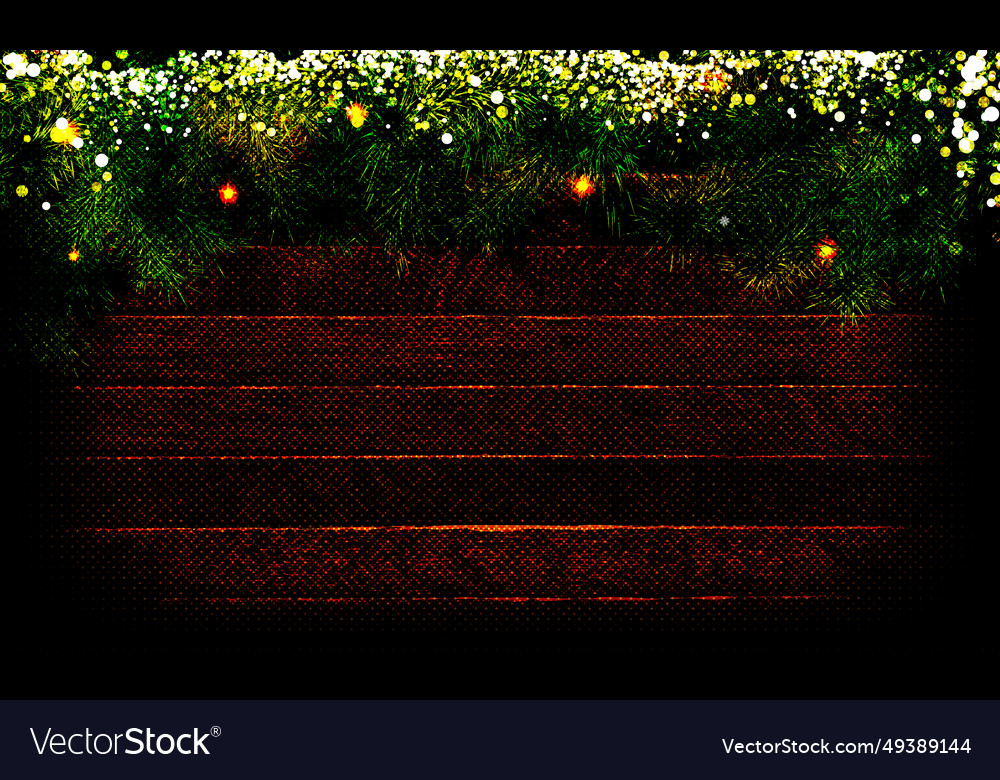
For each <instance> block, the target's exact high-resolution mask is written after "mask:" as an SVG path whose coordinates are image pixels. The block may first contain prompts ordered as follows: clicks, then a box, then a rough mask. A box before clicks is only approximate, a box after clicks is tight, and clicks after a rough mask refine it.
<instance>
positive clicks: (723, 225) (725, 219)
mask: <svg viewBox="0 0 1000 780" xmlns="http://www.w3.org/2000/svg"><path fill="white" fill-rule="evenodd" d="M719 224H720V225H722V227H725V226H726V225H728V224H729V217H723V218H722V219H720V220H719Z"/></svg>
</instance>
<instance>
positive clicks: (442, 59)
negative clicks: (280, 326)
mask: <svg viewBox="0 0 1000 780" xmlns="http://www.w3.org/2000/svg"><path fill="white" fill-rule="evenodd" d="M3 64H4V66H5V67H6V69H7V70H6V80H5V81H0V222H2V229H3V231H4V235H5V236H6V237H7V247H8V252H9V253H10V255H11V260H12V263H11V265H12V266H13V268H14V269H15V270H14V280H13V284H11V285H10V286H9V287H8V293H9V294H8V300H6V301H5V302H4V319H5V323H6V333H5V352H6V355H7V357H6V358H5V360H11V359H23V357H24V356H25V355H34V357H35V358H37V359H39V360H56V361H62V362H71V361H72V359H73V358H74V356H75V353H76V347H75V346H74V340H73V335H72V334H73V332H74V327H75V323H76V322H77V321H78V320H79V319H80V318H81V317H88V316H92V315H93V314H95V313H97V312H100V311H101V310H102V309H103V308H104V307H105V306H106V305H107V304H108V303H109V302H110V300H111V298H112V296H113V290H114V289H115V285H116V284H118V283H121V282H123V281H124V282H125V283H127V284H128V285H130V286H132V287H134V288H136V289H139V290H144V289H151V290H155V291H159V292H160V293H162V294H166V295H168V296H175V295H180V296H183V291H184V289H185V286H186V285H187V284H188V283H190V282H191V280H192V279H196V278H197V277H198V276H199V275H201V274H203V273H204V272H205V270H206V269H207V268H208V267H210V266H211V264H212V263H214V262H215V258H217V257H218V256H219V254H220V253H221V252H224V251H226V250H228V249H232V248H234V247H236V246H239V245H246V244H261V243H272V244H299V245H326V246H347V245H350V244H352V243H357V242H361V241H365V242H370V243H374V244H377V245H380V246H384V247H385V248H386V252H387V254H388V256H390V257H392V258H393V259H394V260H395V261H396V263H397V267H398V269H399V271H400V273H401V274H402V273H405V270H406V267H407V262H408V259H407V251H408V250H409V249H411V248H413V247H426V246H439V247H449V248H452V249H454V250H456V251H460V252H465V253H491V252H493V251H495V250H497V249H498V248H502V247H510V246H518V245H522V244H523V242H524V240H525V236H526V231H527V230H528V228H529V227H530V225H531V222H532V219H533V218H534V215H535V214H536V213H537V210H538V207H539V205H540V204H541V203H543V202H544V201H545V200H546V199H551V198H552V197H553V196H557V197H564V198H568V199H571V200H573V201H575V202H577V203H578V204H579V207H580V209H581V210H582V211H583V212H584V214H585V215H587V218H588V219H591V220H592V227H593V229H594V230H595V231H596V232H597V233H598V234H599V235H598V241H599V242H600V243H638V244H644V245H648V246H655V247H658V248H659V250H658V251H661V252H663V253H665V254H666V255H668V256H669V258H670V260H671V263H674V264H676V265H683V264H685V263H688V262H690V261H691V260H692V258H695V257H700V256H711V257H714V258H715V259H716V260H717V262H719V263H720V264H721V265H722V266H723V267H724V268H726V269H727V270H729V271H730V272H731V273H732V274H733V275H734V277H735V278H736V279H738V280H740V281H741V283H743V284H745V285H746V286H747V287H748V288H750V289H754V290H758V291H760V292H761V293H762V294H764V295H770V294H781V293H782V292H783V291H787V290H791V289H794V288H795V287H796V286H797V285H799V284H801V283H802V282H803V281H805V280H807V279H811V278H815V277H816V276H817V274H822V275H823V278H822V283H821V284H818V285H816V286H815V289H814V290H813V292H812V296H813V301H812V302H813V304H814V305H815V306H817V307H819V308H821V309H822V310H825V311H829V312H832V313H836V314H841V315H846V316H849V317H855V316H857V315H861V314H864V313H866V312H869V311H872V310H875V309H878V308H882V307H885V306H887V305H889V304H890V303H891V301H890V300H889V299H888V296H887V293H886V291H885V290H886V284H887V282H896V283H901V284H907V285H915V286H919V287H920V288H922V289H928V290H938V289H940V290H942V291H943V290H944V288H945V287H946V286H948V285H950V284H952V283H954V280H955V278H956V276H957V273H958V271H959V270H960V268H961V267H963V266H964V265H968V264H969V263H970V262H974V261H975V260H976V259H977V258H978V257H980V256H981V255H983V254H984V252H991V251H995V248H996V243H995V242H996V234H997V224H998V219H997V215H998V213H1000V209H997V208H996V206H997V200H998V199H1000V140H998V133H997V125H998V122H997V118H998V108H997V106H998V103H1000V91H998V89H997V86H996V81H997V71H998V70H1000V53H998V52H997V51H994V50H989V51H987V50H979V51H975V52H963V51H957V52H941V51H933V52H929V51H886V52H870V51H869V52H856V51H763V52H760V51H738V52H737V51H683V52H674V53H668V52H652V51H632V52H621V51H590V52H583V51H580V52H577V51H549V52H535V51H530V52H529V51H434V52H431V51H366V52H359V51H351V52H344V51H302V52H282V53H275V52H262V51H240V52H221V51H208V52H203V53H197V54H196V53H194V52H185V51H181V52H178V53H172V52H171V53H166V52H162V53H161V52H148V51H141V52H132V53H129V52H127V51H124V50H118V51H114V52H102V51H92V52H89V53H88V52H81V51H13V52H11V51H5V52H4V56H3Z"/></svg>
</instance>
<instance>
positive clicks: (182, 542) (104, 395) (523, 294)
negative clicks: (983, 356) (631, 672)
mask: <svg viewBox="0 0 1000 780" xmlns="http://www.w3.org/2000/svg"><path fill="white" fill-rule="evenodd" d="M659 258H660V255H658V254H657V253H656V252H655V251H652V252H651V251H650V250H649V249H648V248H635V247H632V248H628V247H619V248H611V247H604V248H594V247H573V246H555V247H553V246H539V247H528V248H525V249H524V250H521V251H520V252H517V253H514V254H512V255H510V256H508V257H495V258H492V259H482V258H472V259H471V260H469V259H465V260H463V259H462V258H459V257H457V256H455V255H453V254H450V253H448V252H439V253H429V252H424V253H416V254H415V257H414V262H413V266H412V267H411V273H410V275H409V276H408V277H407V278H406V279H405V280H404V281H403V282H402V283H401V284H400V283H397V282H396V281H395V279H394V271H393V269H392V267H391V266H390V265H387V264H385V263H383V262H381V261H380V252H379V250H378V248H370V247H362V248H359V249H357V250H355V251H354V252H353V253H352V254H350V255H344V254H341V253H337V252H334V251H333V250H327V249H301V248H300V249H280V248H268V249H263V248H262V249H248V250H244V251H242V252H239V253H236V254H234V255H232V256H230V257H228V258H225V259H224V260H223V261H222V263H223V265H222V268H223V274H221V275H220V274H215V275H213V276H212V277H211V278H210V279H209V280H208V281H206V282H205V283H204V284H203V285H202V286H201V288H200V289H199V290H198V291H197V293H196V294H194V295H193V296H192V297H191V300H190V303H191V306H190V308H188V309H183V308H181V307H178V306H174V307H170V306H167V305H165V304H162V303H153V302H150V301H149V300H145V299H139V298H133V299H128V300H125V301H124V302H123V303H122V304H121V306H120V308H119V310H118V311H117V312H116V313H115V314H114V315H113V316H110V317H107V318H106V319H105V320H104V321H103V322H101V323H99V324H97V325H95V326H93V327H92V328H91V329H90V330H89V332H88V333H87V338H88V340H89V341H90V343H91V344H92V348H93V350H92V353H91V355H90V357H89V359H88V365H86V366H85V367H84V368H83V369H82V371H81V372H80V374H79V376H78V377H69V378H62V379H60V378H58V377H54V376H51V377H47V378H46V379H45V381H44V382H43V383H42V384H41V385H40V390H39V395H38V398H37V399H36V402H37V405H36V407H35V409H34V415H35V416H34V417H33V418H32V422H31V425H32V429H33V430H34V431H35V434H36V437H37V443H38V446H39V447H40V450H41V453H42V460H41V474H40V480H41V487H40V490H39V492H38V496H37V506H38V514H39V516H38V518H37V522H38V528H39V534H38V545H39V549H38V551H37V552H38V560H39V562H40V563H39V567H40V571H39V578H40V580H43V581H45V582H46V583H48V587H50V588H51V589H52V591H51V592H52V593H53V594H55V595H54V598H55V599H56V600H57V601H59V602H60V604H62V606H63V608H67V605H70V606H69V607H68V608H69V609H71V611H73V612H74V613H75V614H77V615H78V616H83V617H82V619H83V620H84V621H85V622H86V623H87V624H88V625H92V626H107V627H112V628H115V629H116V630H128V629H130V628H131V627H146V628H150V627H153V628H169V630H170V631H171V632H174V633H183V632H185V631H206V630H209V631H213V632H219V633H225V632H234V631H309V632H331V631H335V632H350V631H353V632H372V631H376V632H390V633H391V632H393V631H411V632H412V631H428V632H448V631H459V630H461V631H472V632H481V633H485V634H486V635H489V634H490V633H491V632H500V631H503V632H515V633H518V632H520V633H523V634H530V633H531V632H539V631H545V632H556V633H560V632H564V633H571V634H574V635H576V636H582V635H597V634H602V633H603V634H607V633H613V634H614V635H615V636H621V635H630V636H632V635H639V634H647V635H658V636H663V635H665V634H670V633H671V632H684V633H685V635H686V636H690V635H698V636H702V635H703V636H707V637H709V639H707V640H705V641H707V642H711V641H712V640H711V637H712V636H718V635H720V632H721V633H725V632H733V631H736V630H745V631H755V632H758V633H760V632H763V634H764V635H768V634H782V633H784V632H788V631H792V630H795V629H796V628H803V629H804V628H808V629H809V630H810V631H812V632H814V634H817V635H820V636H822V637H828V638H831V641H832V639H833V638H836V637H837V636H838V635H841V634H843V632H855V633H856V632H861V633H862V634H864V632H866V631H876V630H878V629H879V628H880V627H885V626H892V627H893V629H894V630H895V629H899V630H911V631H913V632H915V635H917V636H919V635H920V633H921V631H925V632H926V631H928V630H930V629H928V628H927V626H928V625H929V624H928V622H927V620H928V616H929V615H931V614H937V613H938V612H940V611H941V610H943V609H946V608H947V604H948V603H949V602H948V600H949V599H952V598H953V597H954V585H953V583H954V579H955V576H956V573H957V572H959V571H961V569H962V567H963V566H964V565H965V562H966V561H967V560H968V555H969V550H970V543H969V541H968V538H969V529H970V527H971V526H970V523H971V522H972V518H971V517H970V514H969V506H968V499H967V492H968V478H969V477H968V473H969V472H968V468H969V460H970V457H969V455H970V452H971V449H970V448H971V442H972V440H973V438H974V435H975V434H974V431H973V430H972V429H971V426H970V423H969V419H970V418H969V415H968V413H967V412H968V409H969V407H970V404H971V403H972V389H971V388H972V385H971V378H970V377H971V373H970V372H971V370H972V369H971V366H972V349H973V341H972V319H971V315H970V314H969V312H968V311H967V310H966V309H964V308H963V307H962V306H961V305H960V304H959V305H956V304H955V303H951V304H950V305H947V306H945V305H940V304H938V303H933V302H929V301H920V300H918V299H916V298H914V297H912V296H911V297H907V295H906V294H905V292H904V293H903V294H902V295H898V296H897V297H898V298H899V301H900V302H899V305H898V306H897V307H896V308H895V309H894V310H893V311H892V312H891V313H884V314H878V315H873V316H870V317H866V318H862V319H860V320H859V321H858V322H857V323H855V324H853V325H849V324H848V323H845V322H843V321H841V320H840V319H839V318H836V317H826V316H823V315H819V314H814V313H810V312H808V311H807V310H806V309H805V307H804V302H805V298H804V294H805V293H803V296H799V297H798V298H793V299H788V300H781V301H778V302H776V303H775V302H772V303H765V304H762V303H760V302H759V301H758V300H756V299H754V298H753V297H751V296H750V295H748V294H746V293H744V292H742V291H741V290H740V289H739V288H738V287H737V286H736V284H735V283H734V282H733V281H732V280H730V279H728V278H727V277H725V276H724V275H722V274H721V273H720V272H719V271H718V270H716V269H715V268H714V267H713V266H712V265H711V264H710V263H707V262H705V261H700V262H696V263H694V264H693V265H692V266H691V267H690V268H688V269H685V270H680V271H677V270H674V271H673V272H671V271H670V270H669V269H668V268H666V267H665V265H664V264H663V262H662V261H661V260H660V259H659ZM815 283H820V282H818V281H817V282H815ZM806 289H808V286H807V288H806ZM897 293H898V291H897ZM94 630H95V631H96V630H97V629H96V628H95V629H94Z"/></svg>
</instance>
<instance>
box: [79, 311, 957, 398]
mask: <svg viewBox="0 0 1000 780" xmlns="http://www.w3.org/2000/svg"><path fill="white" fill-rule="evenodd" d="M963 327H965V328H968V327H969V323H965V322H963V321H955V322H942V321H941V319H940V318H937V317H931V316H920V315H875V316H871V317H867V318H863V319H861V320H860V321H858V322H857V323H856V324H855V325H853V326H846V323H845V322H843V321H841V320H840V319H839V318H833V319H832V320H831V319H827V318H825V317H821V316H749V315H748V316H743V315H734V316H718V317H675V316H623V317H616V316H595V317H532V316H524V317H521V316H518V317H490V316H482V317H480V316H469V317H444V316H428V317H361V318H357V317H318V318H311V317H290V318H284V317H273V318H272V317H213V316H116V317H109V318H107V319H106V320H105V321H104V322H103V323H101V325H100V326H99V327H97V328H95V329H93V330H92V331H91V333H90V334H89V338H90V340H91V342H92V344H93V347H94V348H93V350H92V351H91V353H90V354H89V355H88V360H87V365H86V366H85V367H84V368H83V370H82V372H81V373H80V375H79V378H78V381H79V382H80V383H82V384H86V385H102V384H106V385H146V386H155V385H165V386H174V385H205V386H207V385H213V386H225V385H252V386H260V385H289V384H306V385H381V384H389V385H405V384H426V385H434V384H459V385H462V384H597V385H601V384H608V385H615V384H656V385H663V384H706V383H707V384H856V385H865V384H916V383H924V384H934V383H935V382H937V381H940V380H942V379H943V378H945V377H948V376H949V375H950V374H952V373H954V371H955V370H956V367H957V366H959V365H962V364H963V363H964V362H965V359H966V358H967V356H968V355H967V353H968V352H969V350H970V349H971V340H970V339H963V338H962V332H963V331H962V329H963ZM935 342H938V343H939V345H940V346H939V348H937V349H933V348H929V346H931V345H933V344H935ZM946 345H947V347H948V348H945V347H946Z"/></svg>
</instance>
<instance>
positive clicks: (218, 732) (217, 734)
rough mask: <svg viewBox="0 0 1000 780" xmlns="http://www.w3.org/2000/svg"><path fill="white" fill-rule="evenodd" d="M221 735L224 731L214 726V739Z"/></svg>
mask: <svg viewBox="0 0 1000 780" xmlns="http://www.w3.org/2000/svg"><path fill="white" fill-rule="evenodd" d="M221 733H222V729H220V728H219V727H218V726H212V736H213V737H217V736H219V734H221Z"/></svg>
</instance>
